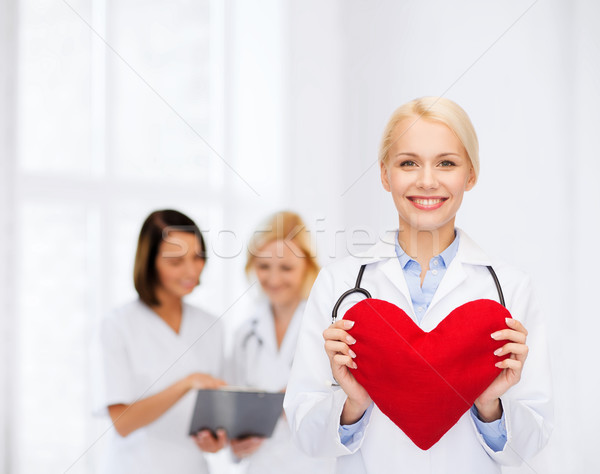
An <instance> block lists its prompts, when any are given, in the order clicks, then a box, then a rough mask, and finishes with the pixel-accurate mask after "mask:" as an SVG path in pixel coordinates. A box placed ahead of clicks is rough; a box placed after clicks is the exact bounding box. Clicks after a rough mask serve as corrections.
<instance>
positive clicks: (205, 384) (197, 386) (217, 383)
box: [185, 372, 227, 390]
mask: <svg viewBox="0 0 600 474" xmlns="http://www.w3.org/2000/svg"><path fill="white" fill-rule="evenodd" d="M185 380H186V382H187V385H188V387H189V390H214V389H217V388H219V387H222V386H224V385H227V383H226V382H225V381H224V380H221V379H218V378H215V377H213V376H212V375H209V374H202V373H199V372H195V373H193V374H190V375H188V376H187V377H186V378H185Z"/></svg>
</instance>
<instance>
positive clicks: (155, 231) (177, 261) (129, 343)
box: [95, 210, 226, 474]
mask: <svg viewBox="0 0 600 474" xmlns="http://www.w3.org/2000/svg"><path fill="white" fill-rule="evenodd" d="M205 263H206V247H205V244H204V239H203V238H202V234H201V233H200V230H199V229H198V227H197V226H196V224H195V223H194V221H192V220H191V219H190V218H189V217H187V216H185V215H184V214H182V213H180V212H178V211H173V210H162V211H156V212H153V213H152V214H150V215H149V216H148V218H147V219H146V221H145V222H144V224H143V226H142V229H141V231H140V236H139V240H138V246H137V253H136V257H135V266H134V283H135V289H136V291H137V293H138V296H139V298H138V299H137V300H135V301H133V302H131V303H129V304H127V305H125V306H123V307H121V308H119V309H118V310H116V311H115V312H114V313H113V314H112V315H111V316H110V317H108V318H105V320H104V321H103V322H102V325H101V329H100V332H99V338H98V342H99V348H100V354H101V357H100V361H101V364H102V369H101V370H99V371H98V372H99V373H98V381H99V382H100V384H101V389H99V390H98V391H97V393H95V395H96V396H97V397H98V400H97V402H96V403H95V408H96V410H97V412H100V413H108V415H109V416H110V418H111V419H112V422H113V425H114V428H115V432H113V433H112V439H111V440H110V442H109V447H108V455H107V456H106V457H105V459H104V466H103V467H104V469H103V471H102V472H107V473H111V474H117V473H133V472H143V473H145V474H151V473H157V474H158V473H161V474H162V473H165V472H177V473H178V474H185V473H190V474H191V473H194V474H201V473H207V472H208V466H207V462H206V460H205V458H204V454H203V452H202V451H207V452H216V451H218V450H219V449H221V448H222V447H223V446H224V445H225V443H226V436H225V433H224V432H220V433H218V437H217V438H214V437H213V436H212V435H211V434H210V433H209V432H208V431H203V432H200V433H199V434H198V435H197V436H196V439H193V438H191V437H189V436H188V428H189V423H190V420H191V416H192V411H193V405H194V396H193V393H192V392H193V390H196V389H214V388H218V387H220V386H222V385H224V384H225V382H223V381H222V380H221V379H220V378H218V377H219V376H220V375H221V373H222V371H223V360H222V355H221V354H222V339H223V334H222V329H221V327H220V325H219V324H216V320H215V318H214V317H213V316H211V315H209V314H207V313H206V312H205V311H203V310H201V309H199V308H197V307H194V306H191V305H189V304H187V303H185V302H184V301H183V298H184V297H185V296H186V295H188V294H190V293H191V292H192V291H193V290H194V288H195V287H196V286H198V284H199V280H200V274H201V273H202V270H203V268H204V265H205ZM198 447H200V449H198Z"/></svg>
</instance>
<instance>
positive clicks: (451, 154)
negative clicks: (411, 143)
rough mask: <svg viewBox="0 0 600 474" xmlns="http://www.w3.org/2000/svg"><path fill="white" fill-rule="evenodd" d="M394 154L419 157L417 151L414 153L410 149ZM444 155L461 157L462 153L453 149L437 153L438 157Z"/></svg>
mask: <svg viewBox="0 0 600 474" xmlns="http://www.w3.org/2000/svg"><path fill="white" fill-rule="evenodd" d="M394 156H412V157H415V158H417V157H418V156H419V155H418V154H417V153H412V152H409V151H401V152H400V153H396V154H395V155H394ZM444 156H458V157H459V158H460V157H461V155H460V154H459V153H454V152H451V151H448V152H444V153H440V154H439V155H436V158H441V157H444Z"/></svg>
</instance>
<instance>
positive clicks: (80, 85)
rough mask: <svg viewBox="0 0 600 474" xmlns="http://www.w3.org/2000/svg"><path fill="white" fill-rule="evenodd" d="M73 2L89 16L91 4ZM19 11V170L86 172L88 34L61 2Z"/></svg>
mask: <svg viewBox="0 0 600 474" xmlns="http://www.w3.org/2000/svg"><path fill="white" fill-rule="evenodd" d="M69 3H70V4H71V5H72V6H73V8H74V9H75V10H77V11H78V12H80V13H81V14H82V15H84V16H85V15H87V11H88V10H89V1H86V0H80V1H77V0H75V1H72V2H69ZM19 6H20V10H19V16H20V29H19V32H20V35H19V42H20V51H19V61H18V63H19V88H18V104H19V105H18V107H19V109H18V110H19V113H18V117H19V123H18V143H19V168H20V169H22V170H24V171H35V172H40V171H44V172H48V171H50V172H61V173H66V174H70V175H80V174H85V173H88V172H89V170H90V114H89V110H90V64H91V63H90V30H89V28H88V26H87V25H86V24H85V23H84V22H83V21H82V20H81V19H80V18H79V17H78V16H77V15H76V14H75V13H74V12H73V11H72V10H70V9H69V8H68V7H67V6H66V5H65V4H64V3H63V2H56V1H53V0H23V1H20V2H19Z"/></svg>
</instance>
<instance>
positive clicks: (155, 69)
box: [107, 0, 217, 183]
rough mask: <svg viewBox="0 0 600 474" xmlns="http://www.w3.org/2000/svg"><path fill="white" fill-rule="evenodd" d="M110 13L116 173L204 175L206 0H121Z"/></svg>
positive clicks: (206, 178)
mask: <svg viewBox="0 0 600 474" xmlns="http://www.w3.org/2000/svg"><path fill="white" fill-rule="evenodd" d="M108 16H109V18H110V19H111V21H110V23H109V24H108V33H107V34H108V37H109V42H110V43H111V45H112V46H113V48H114V49H115V50H116V51H117V52H118V53H119V55H120V56H121V57H120V58H119V57H117V56H116V55H115V54H109V55H108V63H107V64H108V97H109V101H110V104H111V107H110V110H109V111H108V130H109V134H110V135H111V136H110V141H111V143H112V144H111V147H112V149H110V150H109V155H110V156H111V159H113V160H114V161H113V163H112V166H113V169H114V171H115V173H116V174H117V175H118V176H120V177H128V178H136V179H140V178H141V179H144V178H156V177H161V178H163V179H164V178H173V179H177V180H196V181H200V182H205V183H206V182H209V180H210V176H209V173H210V161H211V160H215V159H217V158H215V157H214V156H212V152H211V150H210V148H209V147H208V146H207V145H206V144H205V143H204V142H203V140H202V139H205V140H206V141H208V142H209V143H210V142H211V141H212V140H211V136H210V127H209V118H210V116H209V113H210V110H209V109H210V100H209V99H210V92H211V91H210V84H209V79H210V67H211V66H210V54H209V46H210V43H209V33H210V30H209V1H207V0H200V1H194V2H190V1H187V0H175V1H172V2H169V3H165V2H163V1H157V0H154V1H146V0H144V1H141V0H123V1H119V2H111V3H110V7H109V10H108ZM121 58H122V59H121ZM201 137H202V138H201ZM211 145H213V146H215V145H214V144H211Z"/></svg>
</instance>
